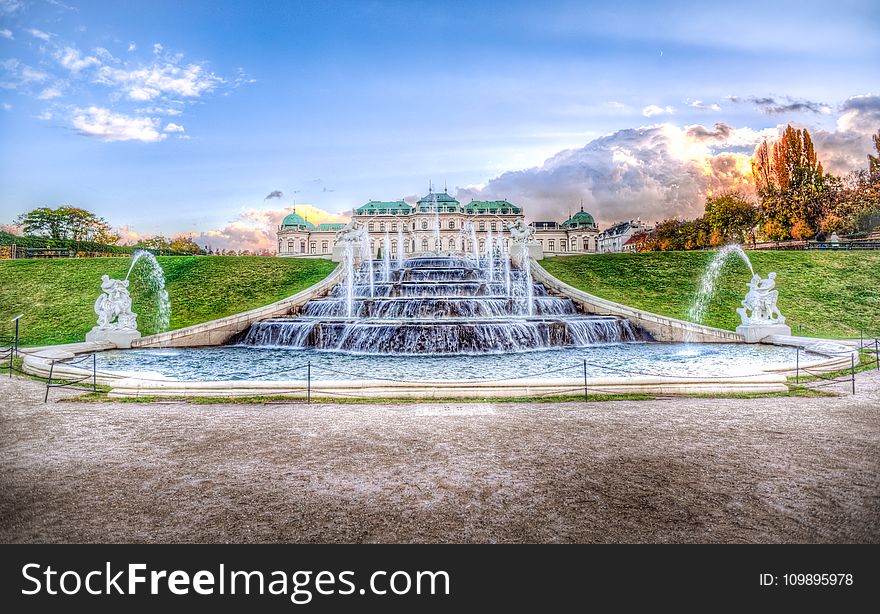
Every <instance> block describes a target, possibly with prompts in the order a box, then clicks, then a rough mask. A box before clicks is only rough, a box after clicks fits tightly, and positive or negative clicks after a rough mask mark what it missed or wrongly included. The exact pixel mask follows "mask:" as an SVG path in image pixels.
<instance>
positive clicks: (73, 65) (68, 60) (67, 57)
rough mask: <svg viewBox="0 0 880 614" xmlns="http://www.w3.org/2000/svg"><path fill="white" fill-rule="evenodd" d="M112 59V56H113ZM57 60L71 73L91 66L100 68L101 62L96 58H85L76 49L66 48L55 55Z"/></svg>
mask: <svg viewBox="0 0 880 614" xmlns="http://www.w3.org/2000/svg"><path fill="white" fill-rule="evenodd" d="M111 57H112V56H111ZM55 59H56V60H58V62H59V63H60V64H61V65H62V66H63V67H64V68H66V69H67V70H69V71H71V72H79V71H81V70H83V69H85V68H89V67H91V66H100V65H101V61H100V60H98V58H96V57H94V56H91V55H89V56H85V57H83V56H82V54H81V53H80V52H79V50H78V49H75V48H74V47H65V48H64V49H61V50H59V51H58V52H57V53H56V54H55Z"/></svg>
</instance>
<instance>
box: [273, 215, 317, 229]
mask: <svg viewBox="0 0 880 614" xmlns="http://www.w3.org/2000/svg"><path fill="white" fill-rule="evenodd" d="M314 229H315V225H314V224H312V223H311V222H310V221H308V220H306V219H304V218H303V217H302V216H301V215H299V214H298V213H296V212H294V213H291V214H290V215H288V216H287V217H285V218H284V221H283V222H281V230H314Z"/></svg>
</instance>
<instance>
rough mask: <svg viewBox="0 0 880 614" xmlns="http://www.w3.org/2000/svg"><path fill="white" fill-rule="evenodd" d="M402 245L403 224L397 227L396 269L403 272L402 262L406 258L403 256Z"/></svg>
mask: <svg viewBox="0 0 880 614" xmlns="http://www.w3.org/2000/svg"><path fill="white" fill-rule="evenodd" d="M405 251H406V250H405V249H404V245H403V222H401V223H400V224H398V225H397V268H398V269H401V270H403V260H404V258H405V257H406V256H405V255H404V252H405Z"/></svg>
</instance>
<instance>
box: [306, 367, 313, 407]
mask: <svg viewBox="0 0 880 614" xmlns="http://www.w3.org/2000/svg"><path fill="white" fill-rule="evenodd" d="M306 382H307V383H306V386H307V388H306V403H308V404H309V405H311V404H312V361H311V360H310V361H309V366H308V370H307V371H306Z"/></svg>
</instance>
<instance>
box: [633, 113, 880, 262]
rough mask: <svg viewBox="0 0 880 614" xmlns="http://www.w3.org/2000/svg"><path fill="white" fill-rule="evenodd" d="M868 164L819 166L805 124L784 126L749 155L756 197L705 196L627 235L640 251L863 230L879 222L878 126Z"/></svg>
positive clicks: (734, 193)
mask: <svg viewBox="0 0 880 614" xmlns="http://www.w3.org/2000/svg"><path fill="white" fill-rule="evenodd" d="M873 141H874V150H875V152H876V154H877V155H874V154H868V168H867V169H860V170H854V171H851V172H849V173H847V174H846V175H844V176H843V177H837V176H835V175H832V174H830V173H826V172H824V170H823V168H822V163H821V162H820V161H819V160H818V158H817V157H816V152H815V150H814V148H813V141H812V138H811V137H810V133H809V132H808V131H807V129H806V128H803V129H796V128H793V127H792V126H791V125H789V126H787V127H786V129H785V131H784V132H783V133H782V136H781V137H780V138H779V140H777V141H776V142H774V143H769V142H767V141H764V142H763V143H761V144H760V145H759V146H758V147H757V149H756V151H755V155H754V157H753V158H752V174H753V175H754V178H755V189H756V192H757V196H758V202H752V201H751V200H750V199H749V198H748V197H747V196H745V195H744V194H743V193H742V192H739V191H736V190H733V191H726V192H722V193H720V194H713V195H710V196H708V197H707V198H706V206H705V211H704V213H703V215H702V217H699V218H697V219H695V220H678V219H666V220H663V221H661V222H658V223H657V225H656V227H655V229H654V230H653V232H651V233H642V234H640V235H636V236H635V237H634V238H633V239H632V240H633V242H635V243H636V246H637V247H638V248H639V249H640V250H642V251H658V250H682V249H701V248H704V247H712V246H718V245H724V244H726V243H730V242H737V243H753V242H756V241H765V240H769V241H784V240H788V239H797V240H804V239H812V238H814V237H816V236H817V235H818V236H819V237H820V238H821V237H822V236H823V235H825V236H827V235H830V234H831V233H833V232H837V233H841V234H844V233H845V234H859V233H864V234H867V233H869V232H870V231H872V230H874V229H876V228H877V227H880V131H878V133H877V134H875V135H874V136H873Z"/></svg>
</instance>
